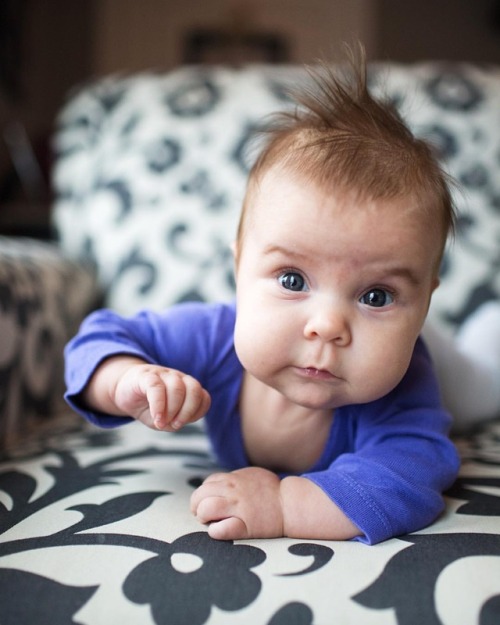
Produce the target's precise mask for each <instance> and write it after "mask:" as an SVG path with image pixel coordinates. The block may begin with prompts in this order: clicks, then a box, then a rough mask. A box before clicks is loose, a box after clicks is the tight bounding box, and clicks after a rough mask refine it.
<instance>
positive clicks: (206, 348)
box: [65, 303, 459, 544]
mask: <svg viewBox="0 0 500 625" xmlns="http://www.w3.org/2000/svg"><path fill="white" fill-rule="evenodd" d="M234 323H235V305H234V304H200V303H185V304H179V305H177V306H173V307H172V308H170V309H168V310H166V311H164V312H161V313H155V312H141V313H139V314H138V315H136V316H135V317H132V318H129V319H124V318H123V317H120V316H118V315H117V314H115V313H113V312H111V311H109V310H101V311H97V312H95V313H93V314H92V315H90V316H89V317H88V318H87V320H86V321H85V322H84V323H83V324H82V327H81V329H80V332H79V334H78V335H77V336H76V337H75V338H74V339H73V340H72V341H71V342H70V343H69V344H68V346H67V347H66V384H67V392H66V395H65V397H66V400H67V401H68V403H69V404H70V405H71V406H72V407H73V408H74V409H75V410H77V411H78V412H80V413H81V414H83V415H84V416H85V417H86V418H87V419H88V420H89V421H91V422H92V423H95V424H98V425H100V426H102V427H113V426H116V425H119V424H122V423H127V422H129V421H130V420H131V419H130V418H122V417H114V416H109V415H106V414H101V413H95V412H89V411H88V410H86V409H85V408H84V407H83V406H82V405H81V403H79V397H78V396H79V394H80V392H81V391H82V390H83V388H84V387H85V386H86V384H87V382H88V380H89V379H90V377H91V375H92V373H93V372H94V370H95V369H96V367H97V366H98V365H99V363H100V362H102V360H103V359H105V358H107V357H109V356H112V355H116V354H128V355H135V356H138V357H140V358H142V359H144V360H146V361H147V362H150V363H155V364H161V365H165V366H168V367H171V368H173V369H178V370H180V371H183V372H184V373H186V374H189V375H191V376H193V377H194V378H196V379H197V380H199V382H200V383H201V384H202V386H204V388H206V389H207V391H208V392H209V393H210V395H211V398H212V404H211V407H210V410H209V411H208V413H207V415H206V417H205V425H206V428H207V431H208V435H209V438H210V441H211V443H212V447H213V450H214V453H215V455H216V457H217V461H218V462H219V463H220V465H221V466H223V467H225V468H226V469H229V470H233V469H237V468H242V467H246V466H249V461H248V458H247V456H246V453H245V448H244V443H243V436H242V430H241V421H240V415H239V408H238V404H239V395H240V388H241V383H242V379H243V368H242V366H241V364H240V362H239V360H238V358H237V356H236V353H235V350H234V341H233V332H234ZM449 427H450V417H449V415H448V413H447V412H446V411H445V410H444V409H443V408H442V406H441V401H440V395H439V389H438V384H437V380H436V377H435V374H434V371H433V368H432V364H431V362H430V357H429V355H428V352H427V349H426V348H425V346H424V344H423V342H422V340H421V339H418V341H417V343H416V345H415V349H414V353H413V356H412V359H411V362H410V366H409V368H408V371H407V373H406V374H405V376H404V378H403V379H402V381H401V382H400V383H399V384H398V386H397V387H396V388H395V389H394V390H393V391H391V392H390V393H388V394H387V395H385V396H384V397H382V398H381V399H378V400H376V401H373V402H370V403H366V404H354V405H349V406H343V407H340V408H337V409H336V410H335V418H334V419H333V422H332V427H331V430H330V434H329V437H328V441H327V443H326V446H325V448H324V451H323V453H322V455H321V457H320V458H319V459H318V461H317V462H316V463H315V464H314V465H313V466H311V467H310V469H309V470H308V471H307V472H305V473H303V474H302V477H305V478H307V479H309V480H311V481H312V482H314V483H316V484H317V485H318V486H319V487H320V488H321V489H322V490H323V491H324V492H325V493H326V494H327V495H328V496H329V497H330V499H331V500H332V501H334V502H335V504H336V505H337V506H338V507H339V508H340V509H341V510H342V511H343V512H344V514H346V515H347V516H348V517H349V518H350V519H351V520H352V521H353V523H355V524H356V525H357V527H359V528H360V530H361V531H362V532H363V533H364V536H361V537H360V538H359V540H361V541H363V542H367V543H369V544H374V543H377V542H380V541H382V540H385V539H387V538H391V537H393V536H398V535H401V534H405V533H408V532H412V531H416V530H419V529H421V528H423V527H425V526H426V525H428V524H429V523H432V522H433V521H434V520H435V519H436V517H437V516H438V514H439V513H440V512H441V511H442V509H443V507H444V503H443V498H442V495H441V493H442V492H443V491H444V490H445V489H446V488H448V487H450V486H451V484H452V483H453V481H454V479H455V477H456V475H457V473H458V469H459V458H458V454H457V451H456V449H455V447H454V445H453V444H452V442H451V441H450V440H449V438H448V430H449ZM313 514H314V512H313Z"/></svg>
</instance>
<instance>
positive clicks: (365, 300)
mask: <svg viewBox="0 0 500 625" xmlns="http://www.w3.org/2000/svg"><path fill="white" fill-rule="evenodd" d="M359 301H360V302H361V303H362V304H366V305H367V306H372V307H373V308H382V307H383V306H389V304H392V303H393V302H394V297H393V296H392V295H391V294H390V293H389V292H388V291H385V290H384V289H370V290H369V291H367V292H366V293H365V294H364V295H362V296H361V299H360V300H359Z"/></svg>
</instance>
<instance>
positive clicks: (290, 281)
mask: <svg viewBox="0 0 500 625" xmlns="http://www.w3.org/2000/svg"><path fill="white" fill-rule="evenodd" d="M278 281H279V283H280V285H281V286H282V287H283V288H284V289H286V290H287V291H304V290H306V281H305V280H304V278H303V277H302V276H301V275H300V273H296V272H294V271H287V272H286V273H282V274H281V275H280V276H279V278H278Z"/></svg>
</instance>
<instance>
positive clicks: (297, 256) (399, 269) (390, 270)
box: [263, 243, 422, 286]
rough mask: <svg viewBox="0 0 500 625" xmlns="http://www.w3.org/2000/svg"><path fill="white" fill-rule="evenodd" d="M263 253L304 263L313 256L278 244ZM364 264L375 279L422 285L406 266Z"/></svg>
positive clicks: (270, 246)
mask: <svg viewBox="0 0 500 625" xmlns="http://www.w3.org/2000/svg"><path fill="white" fill-rule="evenodd" d="M263 253H264V254H265V255H266V256H273V255H280V256H285V257H287V258H291V259H293V260H295V261H296V262H300V261H306V260H308V259H310V258H311V256H315V254H314V252H313V253H311V254H309V253H307V252H302V251H300V250H296V249H293V248H289V247H285V246H284V245H280V244H278V243H270V244H269V245H267V246H266V247H264V249H263ZM366 264H367V265H368V266H369V267H370V269H373V273H374V274H376V277H377V279H380V278H385V279H387V278H400V279H402V280H405V281H407V282H408V283H410V284H411V285H412V286H419V285H420V284H421V283H422V279H421V277H420V276H419V275H418V273H417V272H416V271H414V270H413V269H412V268H411V267H408V266H406V265H392V264H386V263H385V262H381V263H380V264H378V263H377V262H373V263H372V262H370V261H367V262H366ZM361 265H362V263H360V266H359V267H358V268H357V269H356V270H361ZM353 270H354V269H353Z"/></svg>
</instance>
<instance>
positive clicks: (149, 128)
mask: <svg viewBox="0 0 500 625" xmlns="http://www.w3.org/2000/svg"><path fill="white" fill-rule="evenodd" d="M307 80H309V78H308V75H307V72H306V71H305V70H304V69H303V68H299V67H293V66H288V67H264V66H252V67H246V68H241V69H237V70H234V69H223V68H213V67H211V68H210V67H209V68H196V67H194V68H183V69H179V70H177V71H174V72H171V73H170V74H165V75H162V74H147V73H145V74H141V75H136V76H130V77H118V78H117V77H115V78H107V79H105V80H102V81H100V82H96V83H94V84H92V85H90V86H88V85H87V86H86V87H85V88H84V89H83V90H81V91H80V92H79V93H77V94H74V95H73V97H72V99H71V100H70V101H69V103H68V104H67V106H66V107H65V109H64V111H63V112H62V114H61V117H60V120H59V132H58V133H57V138H56V147H57V151H58V159H57V168H56V176H55V182H56V185H55V186H56V190H57V203H56V212H55V224H56V227H57V228H58V231H59V234H60V238H61V244H62V246H63V248H64V249H66V250H67V251H68V253H71V254H73V255H74V256H76V257H77V258H87V259H88V258H90V259H91V260H92V261H93V262H95V264H96V266H97V268H98V271H99V278H100V281H101V283H102V284H103V285H104V286H105V288H106V291H107V293H108V303H109V305H110V306H111V307H113V308H115V309H117V310H118V311H120V312H122V313H125V314H128V313H132V312H134V311H136V310H137V309H138V308H142V307H152V308H163V307H165V306H167V305H169V304H171V303H172V302H176V301H183V300H186V299H198V300H205V301H214V300H220V299H222V300H224V299H228V298H230V297H232V296H233V293H234V279H233V261H232V255H231V252H230V244H231V242H232V240H233V238H234V235H235V230H236V223H237V220H238V215H239V211H240V206H241V201H242V198H243V194H244V188H245V181H246V176H247V173H248V170H249V168H250V166H251V164H252V162H253V160H254V159H255V156H256V154H257V153H258V150H259V141H261V137H260V136H259V135H258V133H257V134H256V131H257V130H258V129H262V128H263V127H264V126H265V124H266V120H267V116H268V115H269V114H271V113H272V112H275V111H277V110H283V109H285V108H287V107H290V106H291V100H290V96H289V91H290V88H291V87H292V88H293V87H294V86H296V85H297V84H300V83H303V82H306V81H307ZM370 84H371V85H372V87H373V90H374V91H375V92H376V93H377V94H379V95H382V96H383V97H387V98H389V99H391V100H392V101H394V102H395V103H397V105H398V106H399V108H400V109H401V112H402V114H403V116H404V117H405V118H406V119H407V121H408V123H409V124H410V126H411V127H412V128H413V130H414V131H415V133H416V134H418V135H419V136H423V137H425V138H426V139H428V140H429V141H430V142H431V143H432V144H433V145H434V147H435V149H436V151H437V153H438V155H439V156H440V158H441V159H442V160H443V163H444V165H445V167H446V169H447V170H449V172H450V173H451V174H452V175H453V176H454V178H456V180H457V182H458V185H459V186H458V188H457V190H456V192H455V197H456V203H457V206H458V208H459V212H460V217H459V227H458V233H457V237H456V241H455V243H454V244H452V245H450V247H449V249H448V251H447V253H446V257H445V259H444V262H443V267H442V285H441V288H440V289H438V291H437V292H436V293H435V296H434V301H433V306H432V310H431V315H433V316H434V317H435V318H436V319H437V320H438V321H439V322H441V323H442V324H444V325H447V326H448V327H449V328H450V329H453V328H455V327H456V326H457V325H459V324H460V323H461V322H462V321H463V319H464V318H465V317H466V316H467V315H468V314H470V312H471V311H472V310H474V309H475V308H476V307H477V306H479V305H480V304H481V303H483V302H484V301H486V300H488V299H492V298H494V297H498V296H500V272H499V268H500V253H499V252H498V250H499V249H500V246H499V242H500V219H499V218H498V214H499V210H500V177H499V176H498V175H496V171H497V168H498V165H499V163H500V130H499V129H500V71H499V70H498V69H479V68H477V67H473V66H469V65H457V64H454V65H453V64H452V65H450V64H448V65H446V64H444V65H443V64H436V63H427V64H417V65H413V66H407V65H397V64H389V63H386V64H373V65H372V66H371V67H370ZM75 223H78V224H79V227H78V228H75V227H74V224H75Z"/></svg>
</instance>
